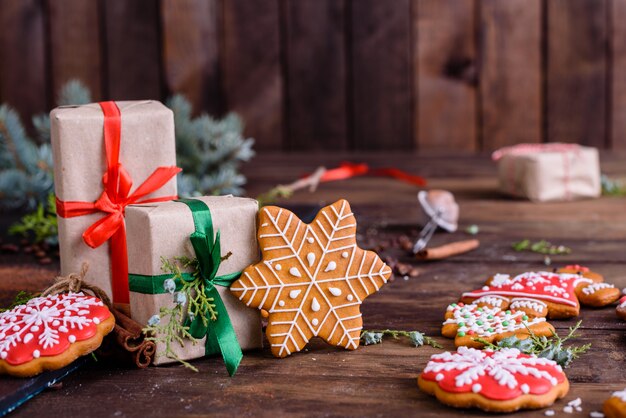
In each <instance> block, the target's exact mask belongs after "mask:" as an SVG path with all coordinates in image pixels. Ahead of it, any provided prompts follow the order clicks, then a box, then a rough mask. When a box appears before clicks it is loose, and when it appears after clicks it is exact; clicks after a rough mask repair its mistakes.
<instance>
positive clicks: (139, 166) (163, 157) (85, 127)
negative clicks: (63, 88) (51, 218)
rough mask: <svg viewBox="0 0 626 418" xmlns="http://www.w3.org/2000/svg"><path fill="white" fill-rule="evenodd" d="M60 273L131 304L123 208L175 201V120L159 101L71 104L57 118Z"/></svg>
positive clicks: (55, 113) (57, 112) (54, 131)
mask: <svg viewBox="0 0 626 418" xmlns="http://www.w3.org/2000/svg"><path fill="white" fill-rule="evenodd" d="M50 120H51V130H52V131H51V136H52V151H53V154H54V186H55V192H56V197H57V213H58V224H59V247H60V255H61V274H62V275H67V274H69V273H71V272H76V271H80V269H81V265H82V264H83V263H84V262H88V263H89V272H88V274H87V277H86V280H87V281H89V282H91V283H93V284H94V285H96V286H98V287H100V288H101V289H103V290H104V291H105V292H106V293H107V294H108V295H109V296H111V297H112V299H113V302H114V303H116V304H118V305H122V307H123V305H126V306H127V304H128V297H129V295H128V270H127V268H128V262H127V258H126V233H125V229H124V208H125V206H126V205H128V204H130V203H137V202H146V201H155V200H157V201H160V200H171V199H173V198H176V179H175V175H176V173H178V172H179V171H180V170H179V169H178V168H177V167H175V164H176V149H175V143H174V117H173V114H172V111H171V110H169V109H168V108H166V107H165V106H163V105H162V104H161V103H159V102H156V101H138V102H102V103H92V104H88V105H83V106H65V107H60V108H57V109H54V110H53V111H52V112H51V113H50Z"/></svg>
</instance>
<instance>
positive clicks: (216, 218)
mask: <svg viewBox="0 0 626 418" xmlns="http://www.w3.org/2000/svg"><path fill="white" fill-rule="evenodd" d="M191 200H194V199H190V201H191ZM195 200H199V201H201V202H204V203H205V204H206V206H207V207H208V208H209V210H210V216H211V219H212V224H213V229H214V231H215V233H216V234H217V233H218V231H219V241H220V247H221V251H220V253H221V256H222V257H223V256H226V255H228V257H227V258H225V259H223V260H222V261H221V263H220V264H219V268H218V270H217V272H216V276H217V277H222V276H224V275H231V274H236V273H240V272H241V271H242V270H243V269H244V268H245V267H247V266H248V265H250V264H253V263H255V262H257V260H258V259H259V250H258V244H257V240H256V215H257V211H258V203H257V202H256V200H253V199H247V198H238V197H233V196H210V197H199V198H196V199H195ZM126 222H127V232H128V260H129V273H130V290H131V292H130V308H131V312H132V314H133V319H135V320H136V321H138V322H139V323H142V324H147V323H148V321H149V319H150V318H151V317H153V316H154V315H158V314H159V312H160V309H161V308H162V307H166V308H172V307H174V306H175V302H174V297H173V295H172V294H171V293H168V292H167V291H165V289H164V287H163V283H164V280H165V279H166V278H169V277H171V275H169V274H166V272H164V271H163V270H162V266H163V261H162V258H165V259H167V260H169V261H172V260H173V259H174V257H180V256H186V257H189V258H195V257H196V253H195V249H194V247H193V246H192V243H191V241H190V235H191V234H193V233H194V231H195V230H196V222H195V219H194V216H192V212H191V210H190V208H189V207H188V206H187V205H186V204H185V203H181V202H179V201H172V202H163V203H155V204H143V205H131V206H129V207H128V208H127V209H126ZM233 280H234V279H233ZM215 288H216V289H217V291H218V293H219V295H220V298H221V300H222V301H223V303H224V305H225V307H226V310H227V311H228V317H229V319H230V321H231V323H232V325H233V328H234V330H235V334H236V336H237V341H238V342H239V345H240V347H241V349H243V350H249V349H254V348H261V347H262V343H263V336H262V329H261V317H260V312H259V311H258V310H257V309H252V308H249V307H247V306H246V305H245V304H244V303H243V302H241V301H240V300H239V299H237V298H236V297H235V296H234V295H233V294H232V293H231V292H230V290H229V288H228V287H225V286H216V287H215ZM185 311H186V309H185ZM217 320H218V321H219V320H220V317H219V315H218V318H217ZM210 326H212V324H211V321H209V327H210ZM205 342H206V338H202V339H198V341H197V343H196V344H195V345H194V344H192V342H191V341H186V342H185V344H184V346H183V347H181V346H180V344H178V343H173V344H172V345H171V347H172V349H173V351H174V353H175V354H176V355H177V356H178V357H180V358H181V359H183V360H189V359H194V358H199V357H204V356H205V355H209V354H217V351H219V350H213V351H212V352H208V351H207V348H206V345H205ZM164 350H165V348H164V344H161V343H159V342H157V352H156V353H155V357H154V364H156V365H158V364H165V363H171V362H173V361H175V360H173V359H171V358H168V357H167V356H166V355H165V352H164Z"/></svg>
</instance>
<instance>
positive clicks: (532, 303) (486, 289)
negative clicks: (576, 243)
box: [461, 266, 620, 318]
mask: <svg viewBox="0 0 626 418" xmlns="http://www.w3.org/2000/svg"><path fill="white" fill-rule="evenodd" d="M619 294H620V292H619V289H616V288H615V286H613V285H612V284H608V283H604V282H603V278H602V276H600V275H599V274H597V273H593V272H590V271H589V270H588V269H587V268H585V267H581V266H568V267H566V268H564V269H561V270H559V271H557V272H546V271H540V272H526V273H522V274H519V275H517V276H515V277H511V276H509V275H508V274H496V275H495V276H493V277H491V278H490V279H489V280H488V281H487V283H486V284H485V286H483V287H482V288H481V289H478V290H474V291H471V292H467V293H464V294H463V296H462V297H461V301H462V302H465V303H475V304H478V305H480V306H490V307H498V308H501V309H515V310H521V311H524V312H526V314H528V315H529V316H534V317H544V316H548V317H549V318H570V317H573V316H577V315H578V314H579V312H580V304H581V303H582V304H584V305H588V306H594V307H600V306H605V305H608V304H610V303H613V302H615V301H616V300H617V299H618V298H619Z"/></svg>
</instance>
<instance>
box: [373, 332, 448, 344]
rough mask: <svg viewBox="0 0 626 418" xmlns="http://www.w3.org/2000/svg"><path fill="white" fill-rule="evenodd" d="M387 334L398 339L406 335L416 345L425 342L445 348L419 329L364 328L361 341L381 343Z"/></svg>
mask: <svg viewBox="0 0 626 418" xmlns="http://www.w3.org/2000/svg"><path fill="white" fill-rule="evenodd" d="M385 335H388V336H390V337H393V338H394V339H396V340H397V339H399V338H400V337H406V338H408V339H409V340H411V342H412V343H413V345H415V347H420V346H422V345H424V344H427V345H430V346H431V347H434V348H443V347H442V346H441V345H440V344H439V343H438V342H437V341H435V340H434V339H432V338H430V337H428V336H426V335H424V334H423V333H421V332H419V331H402V330H391V329H383V330H362V331H361V342H362V343H363V345H372V344H380V343H382V342H383V336H385Z"/></svg>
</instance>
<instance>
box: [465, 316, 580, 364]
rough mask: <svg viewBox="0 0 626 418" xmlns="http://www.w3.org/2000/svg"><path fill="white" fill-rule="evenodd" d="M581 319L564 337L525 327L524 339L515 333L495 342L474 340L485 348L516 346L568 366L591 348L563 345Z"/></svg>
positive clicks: (574, 333)
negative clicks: (547, 335) (526, 336)
mask: <svg viewBox="0 0 626 418" xmlns="http://www.w3.org/2000/svg"><path fill="white" fill-rule="evenodd" d="M581 323H582V321H578V322H577V323H576V325H574V326H573V327H570V328H569V332H568V333H567V335H566V336H565V337H563V338H562V337H560V336H559V335H558V334H557V333H556V332H555V331H553V332H552V336H551V337H546V336H541V337H540V336H538V335H536V334H535V333H534V332H533V331H532V330H531V329H530V328H528V327H526V329H527V330H528V333H529V336H528V338H525V339H520V338H517V337H516V336H515V335H513V336H511V337H507V338H504V339H502V340H500V341H498V343H497V344H493V343H490V342H488V341H487V340H485V339H483V338H474V341H476V342H479V343H481V344H483V345H484V346H485V347H486V348H491V349H493V350H500V349H502V348H517V349H518V350H520V351H521V352H522V353H525V354H535V355H536V356H538V357H543V358H547V359H549V360H554V361H556V362H557V364H559V365H560V366H562V367H567V366H569V365H570V364H571V363H572V361H573V360H575V359H576V358H578V357H579V356H580V355H581V354H584V353H585V352H587V351H588V350H589V349H590V348H591V344H584V345H579V346H569V347H564V343H565V342H566V341H568V340H569V339H571V338H575V337H576V331H577V330H578V328H580V324H581Z"/></svg>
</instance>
